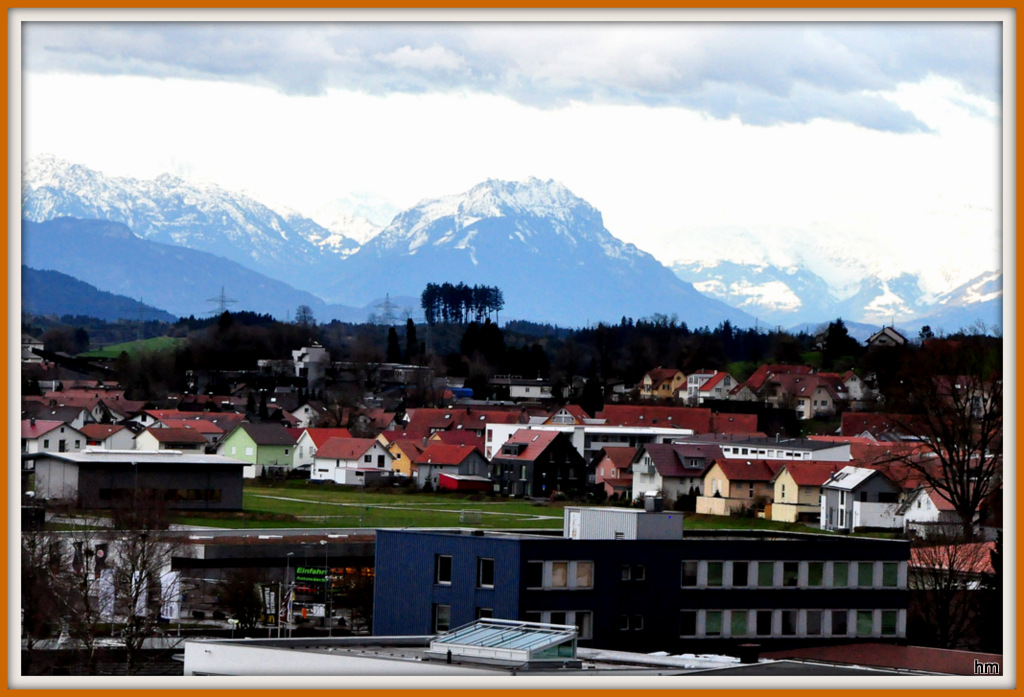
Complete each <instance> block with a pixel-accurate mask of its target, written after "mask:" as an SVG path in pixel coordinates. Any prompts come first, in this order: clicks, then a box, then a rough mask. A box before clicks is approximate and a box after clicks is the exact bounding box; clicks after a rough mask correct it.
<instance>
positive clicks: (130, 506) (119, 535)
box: [107, 491, 191, 675]
mask: <svg viewBox="0 0 1024 697" xmlns="http://www.w3.org/2000/svg"><path fill="white" fill-rule="evenodd" d="M169 523H170V519H169V517H168V515H167V512H166V508H165V506H164V502H163V500H161V499H159V498H158V497H157V496H155V495H153V494H151V493H150V492H145V491H143V492H135V493H134V495H133V497H132V500H131V501H130V502H126V503H125V505H122V506H119V507H118V508H115V509H114V510H112V511H111V527H112V532H111V537H112V539H111V541H112V545H111V547H112V549H113V554H112V555H111V561H110V562H109V563H108V564H107V566H108V567H109V568H110V570H111V581H112V584H113V587H114V593H115V597H116V611H117V616H118V618H119V619H120V620H121V631H120V636H121V639H122V640H123V641H124V648H125V655H126V671H127V673H128V674H129V675H131V674H133V673H135V672H136V671H137V670H138V668H139V662H140V657H141V655H142V650H143V648H144V645H145V641H146V639H148V638H150V637H152V636H154V635H155V634H157V629H158V625H159V623H160V617H161V611H162V610H163V608H164V607H165V606H168V605H172V604H174V603H175V602H176V601H177V600H178V598H179V597H180V593H181V589H180V588H179V587H178V584H177V583H176V581H175V579H176V575H175V574H173V573H171V559H172V557H174V556H185V555H187V554H189V553H190V552H191V548H190V547H189V546H188V545H187V544H185V543H183V542H182V541H181V540H179V539H177V538H176V537H175V536H173V535H169V534H168V528H169Z"/></svg>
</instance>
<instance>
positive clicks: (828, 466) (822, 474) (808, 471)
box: [775, 460, 844, 486]
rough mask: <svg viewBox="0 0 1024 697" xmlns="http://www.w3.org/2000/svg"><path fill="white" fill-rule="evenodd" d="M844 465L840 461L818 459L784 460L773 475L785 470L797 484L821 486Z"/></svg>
mask: <svg viewBox="0 0 1024 697" xmlns="http://www.w3.org/2000/svg"><path fill="white" fill-rule="evenodd" d="M843 466H844V463H841V462H822V461H819V460H802V461H800V462H796V461H786V462H784V463H783V465H782V468H781V469H779V471H778V472H776V474H775V476H776V477H777V476H779V475H780V474H782V471H783V470H785V471H787V472H789V476H790V477H792V478H793V481H794V482H796V485H797V486H821V485H822V484H824V483H825V481H826V480H827V479H828V478H829V477H831V476H832V474H833V473H834V472H838V471H839V470H841V469H842V468H843Z"/></svg>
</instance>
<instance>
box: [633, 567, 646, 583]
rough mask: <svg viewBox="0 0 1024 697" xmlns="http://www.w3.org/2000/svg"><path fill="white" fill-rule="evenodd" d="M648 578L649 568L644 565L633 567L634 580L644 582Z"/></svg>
mask: <svg viewBox="0 0 1024 697" xmlns="http://www.w3.org/2000/svg"><path fill="white" fill-rule="evenodd" d="M646 578H647V567H646V566H644V565H643V564H637V565H636V566H634V567H633V580H634V581H643V580H645V579H646Z"/></svg>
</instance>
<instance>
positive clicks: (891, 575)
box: [882, 561, 900, 588]
mask: <svg viewBox="0 0 1024 697" xmlns="http://www.w3.org/2000/svg"><path fill="white" fill-rule="evenodd" d="M899 579H900V565H899V564H898V563H897V562H894V561H887V562H882V586H884V587H885V588H895V587H896V586H898V585H899Z"/></svg>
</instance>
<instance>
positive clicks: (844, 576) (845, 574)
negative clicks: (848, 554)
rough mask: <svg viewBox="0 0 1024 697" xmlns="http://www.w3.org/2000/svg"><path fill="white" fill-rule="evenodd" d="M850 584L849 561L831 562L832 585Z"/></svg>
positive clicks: (837, 586) (842, 586)
mask: <svg viewBox="0 0 1024 697" xmlns="http://www.w3.org/2000/svg"><path fill="white" fill-rule="evenodd" d="M848 585H850V562H846V561H834V562H832V587H833V588H846V587H847V586H848Z"/></svg>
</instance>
